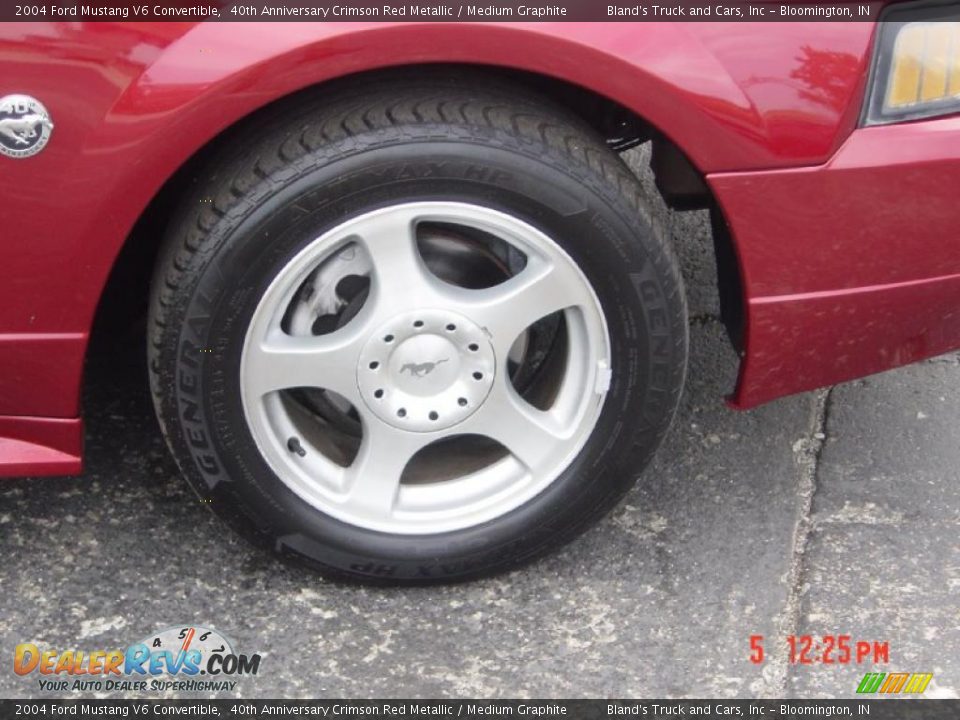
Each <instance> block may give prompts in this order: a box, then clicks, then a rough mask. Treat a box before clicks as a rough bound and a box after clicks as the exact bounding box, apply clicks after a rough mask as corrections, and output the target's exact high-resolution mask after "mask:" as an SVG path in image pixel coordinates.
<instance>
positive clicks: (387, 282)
mask: <svg viewBox="0 0 960 720" xmlns="http://www.w3.org/2000/svg"><path fill="white" fill-rule="evenodd" d="M416 217H417V216H416V214H414V213H413V212H406V213H396V212H394V213H387V214H383V215H381V214H374V215H371V216H370V217H369V218H367V219H366V220H364V222H363V223H362V224H361V225H360V226H359V227H358V228H357V229H356V233H357V235H358V236H359V238H360V240H361V242H362V244H363V246H364V247H365V248H366V250H367V253H368V254H369V256H370V260H371V261H372V263H373V268H374V288H375V291H376V293H377V296H378V298H379V301H380V303H381V304H382V305H383V306H386V307H388V308H390V309H392V310H396V309H397V308H402V307H408V306H411V305H417V304H419V305H421V306H423V305H427V304H428V303H429V300H430V298H432V297H433V295H432V293H431V288H433V287H434V285H435V284H436V280H435V279H434V277H433V275H431V274H430V271H429V270H428V269H427V267H426V265H425V264H424V262H423V259H422V258H421V257H420V251H419V250H418V249H417V238H416V229H415V226H414V221H415V220H416Z"/></svg>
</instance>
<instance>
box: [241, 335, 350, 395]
mask: <svg viewBox="0 0 960 720" xmlns="http://www.w3.org/2000/svg"><path fill="white" fill-rule="evenodd" d="M358 324H359V323H358ZM361 339H362V335H361V333H359V332H357V331H356V330H354V329H353V328H343V329H341V330H338V331H336V332H333V333H330V334H329V335H320V336H318V337H314V336H309V337H299V336H297V337H294V336H290V335H286V334H283V333H281V332H274V333H271V334H270V335H269V336H268V337H267V338H266V339H264V340H262V341H260V342H259V343H252V344H251V345H250V346H249V347H248V348H247V354H246V357H245V358H244V368H243V372H244V377H245V379H246V384H245V387H246V389H247V391H249V392H250V393H251V394H252V395H253V396H256V397H260V396H263V395H266V394H267V393H270V392H274V391H277V390H287V389H289V388H297V387H312V388H324V389H327V390H333V391H335V392H337V393H339V394H340V395H343V396H344V397H345V398H347V399H348V400H350V401H351V402H355V401H356V399H357V397H358V394H357V377H356V366H357V360H356V359H357V357H358V355H359V353H360V347H361V343H360V340H361Z"/></svg>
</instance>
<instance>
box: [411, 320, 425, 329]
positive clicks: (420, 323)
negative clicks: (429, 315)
mask: <svg viewBox="0 0 960 720" xmlns="http://www.w3.org/2000/svg"><path fill="white" fill-rule="evenodd" d="M413 326H414V327H416V328H419V327H423V320H414V321H413Z"/></svg>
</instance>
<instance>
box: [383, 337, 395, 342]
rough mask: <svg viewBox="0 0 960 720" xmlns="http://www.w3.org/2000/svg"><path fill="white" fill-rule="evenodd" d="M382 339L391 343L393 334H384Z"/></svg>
mask: <svg viewBox="0 0 960 720" xmlns="http://www.w3.org/2000/svg"><path fill="white" fill-rule="evenodd" d="M383 341H384V342H385V343H392V342H393V335H385V336H384V337H383Z"/></svg>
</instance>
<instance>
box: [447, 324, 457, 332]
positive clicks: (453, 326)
mask: <svg viewBox="0 0 960 720" xmlns="http://www.w3.org/2000/svg"><path fill="white" fill-rule="evenodd" d="M456 329H457V326H456V325H454V324H453V323H450V324H449V325H447V332H453V331H454V330H456Z"/></svg>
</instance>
